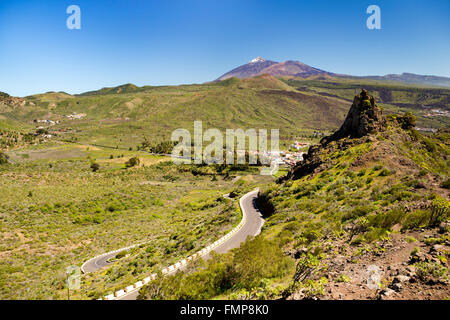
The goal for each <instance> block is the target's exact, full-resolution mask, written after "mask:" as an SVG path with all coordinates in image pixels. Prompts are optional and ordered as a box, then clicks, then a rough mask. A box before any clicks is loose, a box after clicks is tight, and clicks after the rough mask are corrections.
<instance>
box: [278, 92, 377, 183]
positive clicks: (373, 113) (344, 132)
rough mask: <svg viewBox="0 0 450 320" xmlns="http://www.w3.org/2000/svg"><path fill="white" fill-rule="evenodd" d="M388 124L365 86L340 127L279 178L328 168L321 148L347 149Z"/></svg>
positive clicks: (292, 177) (292, 176)
mask: <svg viewBox="0 0 450 320" xmlns="http://www.w3.org/2000/svg"><path fill="white" fill-rule="evenodd" d="M385 124H386V120H385V119H384V117H383V115H382V113H381V110H380V109H379V108H378V107H377V105H376V104H375V98H374V97H371V96H369V95H368V93H367V90H364V89H363V90H362V91H361V93H360V94H359V95H356V96H355V98H354V100H353V104H352V106H351V107H350V110H349V112H348V114H347V117H346V118H345V120H344V123H343V124H342V126H341V127H340V129H339V130H338V131H336V132H335V133H334V134H332V135H331V136H328V137H324V138H323V139H322V140H321V141H320V145H318V146H311V147H310V148H309V150H308V153H307V154H306V155H304V156H303V160H302V161H301V162H299V163H298V164H297V165H296V166H295V167H294V168H292V169H291V171H289V173H288V174H287V175H286V176H284V177H282V178H280V179H279V180H278V182H282V181H285V180H289V179H294V180H296V179H300V178H301V177H303V176H306V175H308V174H310V173H314V172H320V171H322V170H324V169H326V168H327V167H326V166H327V163H326V162H324V161H323V160H322V159H321V157H320V155H321V152H322V153H324V152H325V151H324V150H325V148H327V150H326V152H327V153H330V152H332V151H333V150H335V149H341V150H342V149H346V148H348V147H350V146H353V145H355V144H358V143H362V142H364V141H367V140H368V139H369V140H370V138H373V137H369V136H367V135H369V134H371V133H374V132H376V131H381V130H383V128H384V127H385ZM363 137H365V138H364V139H363V140H361V139H359V138H363ZM344 138H350V139H344ZM372 140H373V139H372ZM328 165H329V164H328Z"/></svg>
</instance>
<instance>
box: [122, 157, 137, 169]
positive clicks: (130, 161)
mask: <svg viewBox="0 0 450 320" xmlns="http://www.w3.org/2000/svg"><path fill="white" fill-rule="evenodd" d="M139 163H141V161H140V160H139V158H138V157H132V158H130V159H128V161H127V162H125V167H127V168H131V167H134V166H138V165H139Z"/></svg>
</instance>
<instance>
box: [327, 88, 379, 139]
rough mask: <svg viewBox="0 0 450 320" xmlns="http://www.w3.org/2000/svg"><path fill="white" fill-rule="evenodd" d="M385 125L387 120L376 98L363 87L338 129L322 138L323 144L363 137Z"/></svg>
mask: <svg viewBox="0 0 450 320" xmlns="http://www.w3.org/2000/svg"><path fill="white" fill-rule="evenodd" d="M384 126H385V120H384V118H383V116H382V113H381V110H380V109H379V108H378V107H377V105H376V104H375V98H374V97H372V96H369V94H368V92H367V90H365V89H363V90H362V91H361V93H360V94H359V95H356V96H355V98H354V99H353V104H352V106H351V107H350V110H349V112H348V114H347V117H346V118H345V120H344V123H343V124H342V126H341V127H340V128H339V130H338V131H336V132H335V133H333V134H332V135H331V136H329V137H324V138H323V139H322V140H321V144H322V145H327V144H329V143H330V142H332V141H337V140H340V139H342V138H346V137H350V138H361V137H363V136H365V135H367V134H369V133H372V132H374V131H375V130H381V129H382V128H383V127H384Z"/></svg>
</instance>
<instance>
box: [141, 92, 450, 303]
mask: <svg viewBox="0 0 450 320" xmlns="http://www.w3.org/2000/svg"><path fill="white" fill-rule="evenodd" d="M449 138H450V131H449V130H448V129H447V130H441V131H439V132H438V133H437V134H435V135H433V136H431V137H426V136H422V135H420V134H419V133H418V132H417V131H415V130H414V117H412V116H410V115H408V114H407V115H391V116H384V115H383V114H382V111H381V109H380V108H379V107H378V106H377V105H376V101H375V99H373V97H371V96H370V95H369V94H368V92H365V91H363V92H362V93H361V94H359V95H357V96H355V98H354V100H353V104H352V106H351V108H350V110H349V112H348V116H347V118H346V119H345V120H344V122H343V124H342V126H341V128H340V129H339V130H338V131H337V132H336V133H335V134H333V135H331V136H329V137H326V138H324V139H323V140H322V141H321V143H320V144H319V145H318V146H315V147H312V148H310V150H309V152H308V156H307V157H306V158H305V160H304V161H302V162H300V163H299V164H298V165H297V166H296V167H294V168H293V169H292V171H291V172H290V174H289V175H288V176H287V177H285V178H284V179H280V181H278V182H277V183H274V184H271V185H269V186H265V187H262V188H261V190H262V191H261V193H260V197H259V201H258V205H259V207H260V208H261V209H262V212H263V215H264V218H265V220H266V222H265V224H264V227H263V230H262V232H261V234H260V235H258V236H257V237H255V238H254V239H249V240H248V241H247V242H246V243H244V244H243V245H242V246H241V247H240V248H238V249H236V250H235V251H234V252H231V253H228V254H225V255H219V256H216V257H213V258H212V259H211V260H208V262H207V263H205V264H201V265H199V267H197V268H196V266H192V268H191V269H190V270H189V271H188V272H187V273H179V274H177V275H174V276H169V277H165V278H161V279H157V280H155V281H153V282H150V283H149V284H148V285H147V286H145V287H143V288H142V289H141V292H140V293H141V294H140V298H141V299H210V298H212V297H216V298H220V299H227V298H231V299H280V298H281V299H371V300H375V299H446V298H448V297H449V296H450V286H449V284H450V283H449V265H448V259H449V258H450V256H449V252H450V241H449V239H450V221H449V215H450V204H449V201H448V199H449V194H450V192H449V187H450V184H449V177H448V174H449V172H448V167H449V160H448V154H449V151H450V142H449V141H450V139H449ZM267 261H270V263H267ZM212 275H213V276H212Z"/></svg>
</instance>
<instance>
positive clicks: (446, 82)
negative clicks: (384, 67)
mask: <svg viewBox="0 0 450 320" xmlns="http://www.w3.org/2000/svg"><path fill="white" fill-rule="evenodd" d="M363 78H366V79H373V80H385V81H397V82H403V83H411V84H427V85H435V86H444V87H450V78H447V77H440V76H432V75H420V74H414V73H408V72H403V73H402V74H387V75H385V76H365V77H363Z"/></svg>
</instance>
